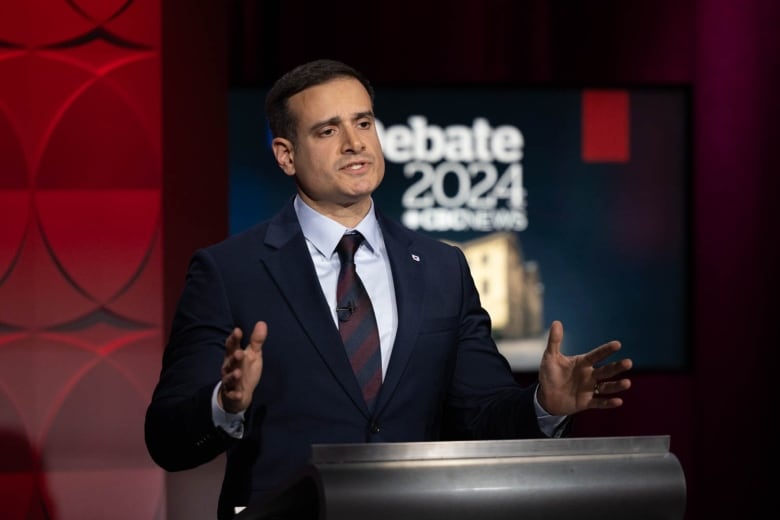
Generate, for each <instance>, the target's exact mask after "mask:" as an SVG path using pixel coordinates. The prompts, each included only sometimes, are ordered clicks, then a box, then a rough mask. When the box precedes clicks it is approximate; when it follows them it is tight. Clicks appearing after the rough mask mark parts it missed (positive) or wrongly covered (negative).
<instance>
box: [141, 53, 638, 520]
mask: <svg viewBox="0 0 780 520" xmlns="http://www.w3.org/2000/svg"><path fill="white" fill-rule="evenodd" d="M266 115H267V117H268V121H269V124H270V127H271V130H272V132H273V134H274V139H273V142H272V147H273V153H274V156H275V158H276V161H277V163H278V165H279V167H280V168H281V169H282V171H283V172H284V173H285V174H286V175H288V176H290V177H292V179H293V180H294V181H295V184H296V187H297V194H296V196H295V197H294V198H293V200H291V201H290V202H289V203H288V204H287V205H286V206H285V207H284V208H282V210H281V212H280V213H278V214H277V215H276V216H275V217H274V218H273V219H271V220H270V221H268V222H264V223H261V224H259V225H257V226H255V227H254V228H252V229H250V230H248V231H246V232H244V233H241V234H238V235H236V236H233V237H230V238H228V239H227V240H225V241H223V242H221V243H219V244H216V245H214V246H211V247H209V248H206V249H203V250H199V251H197V252H196V253H195V254H194V255H193V258H192V260H191V264H190V266H189V271H188V275H187V280H186V284H185V288H184V291H183V294H182V296H181V299H180V301H179V305H178V308H177V311H176V315H175V318H174V321H173V326H172V331H171V337H170V340H169V343H168V345H167V347H166V350H165V354H164V359H163V368H162V372H161V375H160V381H159V383H158V385H157V388H156V389H155V391H154V395H153V397H152V401H151V403H150V405H149V408H148V411H147V417H146V442H147V446H148V449H149V452H150V454H151V455H152V457H153V458H154V460H155V461H156V462H157V463H158V464H159V465H160V466H162V467H163V468H165V469H167V470H169V471H177V470H184V469H189V468H193V467H196V466H198V465H200V464H203V463H205V462H208V461H210V460H212V459H213V458H215V457H216V456H218V455H219V454H221V453H223V452H227V466H226V470H225V478H224V481H223V485H222V490H221V494H220V503H219V518H220V519H225V518H230V517H231V516H232V514H233V511H234V508H235V507H241V506H247V505H250V504H257V503H262V502H263V501H266V500H268V499H269V498H270V497H272V496H274V494H276V493H278V492H279V491H280V490H281V489H283V487H284V486H285V485H286V484H288V483H289V482H290V481H291V479H293V478H294V477H295V476H296V474H297V473H298V472H299V471H300V470H301V469H302V468H303V467H304V466H305V464H306V463H307V461H308V458H309V456H310V453H311V445H312V444H319V443H356V442H413V441H434V440H451V439H498V438H523V437H526V438H530V437H544V436H557V435H560V434H561V433H562V431H563V430H564V429H565V427H566V425H567V424H568V421H567V418H568V417H569V416H571V415H572V414H574V413H577V412H580V411H583V410H586V409H589V408H614V407H617V406H620V405H621V404H622V399H621V398H620V397H619V395H618V394H619V393H620V392H622V391H624V390H626V389H628V388H629V387H630V380H629V379H626V378H622V374H623V373H624V372H625V371H626V370H629V369H630V368H631V361H630V360H628V359H623V360H619V361H615V362H610V363H603V364H602V365H599V363H600V362H602V361H604V360H605V359H606V358H607V357H609V356H610V355H612V354H613V353H615V352H616V351H617V350H618V349H619V348H620V344H619V342H617V341H611V342H608V343H605V344H604V345H601V346H600V347H598V348H596V349H593V350H591V351H590V352H588V353H586V354H583V355H577V356H564V355H562V354H561V352H560V346H561V342H562V339H563V328H562V325H561V323H560V322H557V321H555V322H553V323H552V325H551V327H550V333H549V338H548V344H547V347H546V350H545V351H544V354H543V357H542V361H541V364H540V369H539V380H538V383H537V384H534V385H532V386H530V387H527V388H523V387H521V386H519V385H518V384H517V383H516V381H515V379H514V376H513V374H512V372H511V369H510V367H509V364H508V363H507V361H506V359H504V358H503V357H502V356H501V355H500V354H499V352H498V350H497V348H496V345H495V343H494V341H493V340H492V338H491V328H490V318H489V317H488V315H487V313H486V312H485V310H484V309H483V308H482V307H481V305H480V300H479V296H478V293H477V291H476V288H475V286H474V282H473V280H472V278H471V274H470V272H469V269H468V266H467V263H466V260H465V257H464V256H463V254H462V253H461V251H460V250H459V249H457V248H455V247H452V246H450V245H446V244H444V243H443V242H441V241H438V240H434V239H432V238H428V237H426V236H424V235H421V234H419V233H415V232H412V231H410V230H408V229H405V228H403V227H402V226H400V225H399V224H397V223H395V222H393V221H391V220H389V219H388V218H386V217H385V216H383V215H382V214H381V213H380V212H379V210H378V209H377V208H375V207H374V204H373V200H372V196H371V195H372V193H373V192H374V190H375V189H376V188H377V187H378V186H379V184H380V183H381V181H382V178H383V176H384V158H383V154H382V150H381V146H380V143H379V139H378V137H377V133H376V128H375V119H374V113H373V89H372V87H371V85H370V84H369V82H368V81H367V80H366V79H365V78H364V77H363V76H362V75H361V74H360V73H358V72H357V71H355V70H354V69H352V68H351V67H349V66H347V65H345V64H343V63H339V62H335V61H331V60H318V61H314V62H311V63H307V64H304V65H302V66H300V67H297V68H296V69H293V70H292V71H290V72H288V73H287V74H286V75H284V76H283V77H282V78H280V79H279V80H278V81H277V82H276V84H275V85H274V86H273V88H272V89H271V90H270V92H269V93H268V97H267V101H266ZM355 231H357V232H359V233H360V235H361V239H360V240H362V243H360V245H359V246H358V248H357V252H356V253H355V254H354V263H355V264H356V266H357V267H356V269H357V273H358V276H359V278H360V279H361V280H362V283H363V285H364V286H365V289H366V291H367V293H368V295H369V296H370V300H371V303H369V304H367V305H366V304H363V303H360V304H359V305H357V306H356V305H355V304H354V301H356V300H344V301H341V298H342V296H340V292H341V291H342V289H343V286H344V284H346V283H347V282H342V278H341V275H340V271H341V260H340V253H339V252H337V251H336V250H337V246H338V244H340V243H341V242H342V237H343V236H344V235H345V234H352V233H353V232H355ZM338 247H340V246H338ZM346 264H349V262H346V261H345V265H346ZM345 302H346V303H345ZM367 307H368V308H369V309H372V310H371V311H370V313H369V314H370V315H371V317H372V319H371V320H369V321H367V322H366V323H370V324H371V326H366V327H365V328H363V325H361V326H360V328H361V330H365V331H368V330H371V331H377V333H376V334H377V335H378V339H377V338H376V337H375V336H371V334H374V333H373V332H371V333H370V334H369V333H368V332H366V336H365V337H363V338H361V339H362V340H363V341H362V346H363V347H365V348H368V347H367V346H370V345H374V346H376V347H377V348H378V350H377V351H376V352H375V353H374V354H373V357H370V356H369V355H368V354H367V355H366V356H365V359H375V360H376V362H377V365H376V369H375V370H376V371H377V373H378V374H379V375H377V376H376V379H375V380H374V381H375V384H374V385H373V386H372V385H371V384H369V385H368V386H369V387H371V388H370V392H369V393H364V392H363V389H361V386H360V384H358V379H359V378H358V377H357V376H356V373H355V372H354V371H353V366H352V365H351V358H350V356H349V355H348V354H347V352H346V350H345V346H346V345H348V344H349V343H350V342H351V339H342V336H341V335H340V333H339V332H340V329H341V328H342V327H345V326H346V325H347V322H349V321H350V320H351V319H353V318H354V316H353V313H354V314H355V316H358V315H360V312H361V311H362V310H365V309H366V308H367ZM373 317H375V320H374V319H373ZM355 319H356V320H357V319H358V318H355ZM360 319H362V318H360ZM361 323H362V321H361ZM374 323H376V325H375V326H374V325H373V324H374ZM245 335H246V336H247V337H248V339H247V340H246V341H245V339H244V337H245ZM370 337H375V339H374V340H373V341H371V340H370ZM367 338H368V339H367ZM365 359H364V361H365ZM380 371H381V373H380ZM380 385H381V386H380Z"/></svg>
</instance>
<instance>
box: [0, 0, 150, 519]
mask: <svg viewBox="0 0 780 520" xmlns="http://www.w3.org/2000/svg"><path fill="white" fill-rule="evenodd" d="M160 32H161V6H160V2H159V0H117V1H108V0H34V1H29V0H28V1H24V2H22V1H18V2H2V3H0V518H3V519H9V520H11V519H17V518H18V519H38V518H40V519H44V518H45V519H61V520H67V519H78V520H82V519H89V518H114V519H125V518H126V519H128V520H129V519H133V520H137V519H158V518H163V517H164V511H165V498H164V479H165V476H164V473H163V472H162V471H161V470H160V469H159V468H157V467H156V466H155V465H154V463H153V462H152V461H151V460H150V459H149V457H148V455H147V453H146V449H145V447H144V444H143V416H144V410H145V407H146V403H147V402H148V400H149V397H150V394H151V391H152V388H153V386H154V382H155V380H156V378H157V374H158V370H159V365H160V352H161V349H162V342H163V338H162V334H163V325H162V312H163V310H162V300H163V298H162V297H163V295H162V264H163V262H162V237H161V230H162V222H161V218H162V212H161V193H162V168H161V165H162V159H161V106H160V98H161V74H160V62H161V58H160V41H161V34H160Z"/></svg>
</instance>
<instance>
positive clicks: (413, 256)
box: [412, 255, 420, 262]
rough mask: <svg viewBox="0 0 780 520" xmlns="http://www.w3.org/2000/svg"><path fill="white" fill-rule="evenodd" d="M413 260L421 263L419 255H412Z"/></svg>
mask: <svg viewBox="0 0 780 520" xmlns="http://www.w3.org/2000/svg"><path fill="white" fill-rule="evenodd" d="M412 260H414V261H415V262H419V261H420V257H419V256H417V255H412Z"/></svg>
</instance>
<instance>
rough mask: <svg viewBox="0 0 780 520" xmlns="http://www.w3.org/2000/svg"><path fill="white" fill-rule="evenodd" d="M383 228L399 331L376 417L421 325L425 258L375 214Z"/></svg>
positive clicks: (399, 230)
mask: <svg viewBox="0 0 780 520" xmlns="http://www.w3.org/2000/svg"><path fill="white" fill-rule="evenodd" d="M377 217H378V218H379V222H380V225H381V227H382V232H383V238H384V240H385V246H386V247H387V254H388V256H389V258H390V267H391V269H392V272H393V284H394V286H395V296H396V303H397V305H398V331H397V332H396V336H395V343H394V344H393V353H392V355H391V356H390V364H389V365H388V368H387V373H386V374H385V380H384V382H383V383H382V388H381V390H380V393H379V397H378V402H377V413H378V412H381V410H382V408H383V407H384V406H385V404H386V403H387V402H388V401H389V400H390V398H391V397H392V395H393V392H395V390H396V388H397V387H398V384H399V382H400V381H401V377H402V376H403V373H404V371H405V369H406V365H407V363H408V362H409V357H410V356H411V354H412V351H413V350H414V344H415V342H416V339H417V336H418V332H419V330H420V322H421V320H422V316H423V312H422V311H423V303H422V302H423V295H424V293H425V277H424V276H423V273H424V271H425V262H426V260H427V259H426V258H424V257H423V255H421V254H420V253H419V251H417V250H416V249H415V247H414V242H412V240H411V239H410V235H409V234H408V232H406V231H405V230H404V229H403V228H401V227H400V226H399V225H398V224H396V223H394V222H391V221H388V220H387V219H386V218H385V217H384V216H382V215H380V214H379V213H377Z"/></svg>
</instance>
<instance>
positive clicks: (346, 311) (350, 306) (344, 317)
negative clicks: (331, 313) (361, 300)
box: [336, 301, 356, 321]
mask: <svg viewBox="0 0 780 520" xmlns="http://www.w3.org/2000/svg"><path fill="white" fill-rule="evenodd" d="M355 308H356V307H355V304H354V303H353V302H351V301H350V302H347V306H346V307H336V316H338V319H339V321H349V319H350V318H351V317H352V314H353V313H354V312H355Z"/></svg>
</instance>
